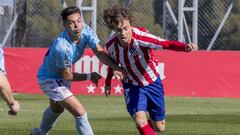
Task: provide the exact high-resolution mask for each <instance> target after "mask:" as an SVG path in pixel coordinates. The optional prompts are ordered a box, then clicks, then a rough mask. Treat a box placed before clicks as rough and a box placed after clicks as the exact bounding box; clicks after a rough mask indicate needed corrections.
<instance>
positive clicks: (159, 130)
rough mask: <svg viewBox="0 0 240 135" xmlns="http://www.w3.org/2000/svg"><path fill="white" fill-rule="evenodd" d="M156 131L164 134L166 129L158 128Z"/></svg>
mask: <svg viewBox="0 0 240 135" xmlns="http://www.w3.org/2000/svg"><path fill="white" fill-rule="evenodd" d="M154 130H155V131H156V132H158V133H163V132H164V131H165V130H166V129H165V127H156V129H154Z"/></svg>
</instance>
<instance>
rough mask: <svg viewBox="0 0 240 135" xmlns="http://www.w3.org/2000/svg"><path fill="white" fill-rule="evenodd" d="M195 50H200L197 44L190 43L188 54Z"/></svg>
mask: <svg viewBox="0 0 240 135" xmlns="http://www.w3.org/2000/svg"><path fill="white" fill-rule="evenodd" d="M193 50H198V45H197V44H193V43H190V44H188V46H186V48H185V51H186V52H190V51H193Z"/></svg>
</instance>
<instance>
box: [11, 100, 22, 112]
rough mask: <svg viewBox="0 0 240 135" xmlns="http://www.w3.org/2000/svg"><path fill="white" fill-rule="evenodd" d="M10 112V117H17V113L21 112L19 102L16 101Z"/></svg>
mask: <svg viewBox="0 0 240 135" xmlns="http://www.w3.org/2000/svg"><path fill="white" fill-rule="evenodd" d="M9 108H10V110H9V111H8V114H9V115H17V112H18V111H19V110H20V104H19V102H18V101H17V100H14V103H13V105H10V106H9Z"/></svg>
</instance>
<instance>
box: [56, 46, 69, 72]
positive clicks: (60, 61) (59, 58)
mask: <svg viewBox="0 0 240 135" xmlns="http://www.w3.org/2000/svg"><path fill="white" fill-rule="evenodd" d="M56 66H57V67H59V68H68V67H72V55H71V51H70V49H68V48H62V49H60V50H59V51H58V52H57V53H56Z"/></svg>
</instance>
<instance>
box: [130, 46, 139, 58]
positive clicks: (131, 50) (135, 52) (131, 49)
mask: <svg viewBox="0 0 240 135" xmlns="http://www.w3.org/2000/svg"><path fill="white" fill-rule="evenodd" d="M129 54H130V55H131V56H133V57H134V56H137V54H138V53H137V50H136V49H135V48H130V49H129Z"/></svg>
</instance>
